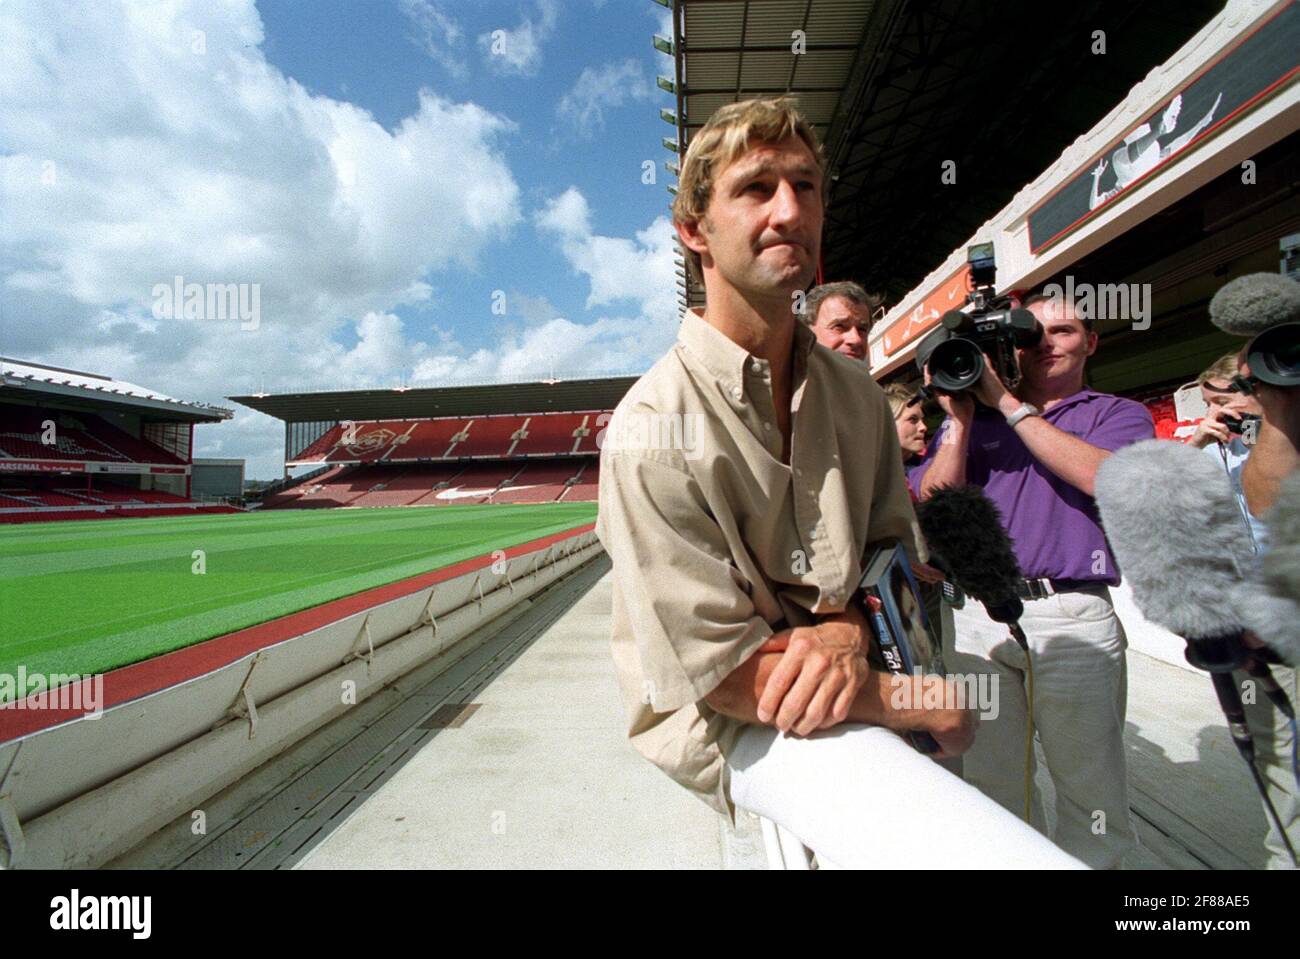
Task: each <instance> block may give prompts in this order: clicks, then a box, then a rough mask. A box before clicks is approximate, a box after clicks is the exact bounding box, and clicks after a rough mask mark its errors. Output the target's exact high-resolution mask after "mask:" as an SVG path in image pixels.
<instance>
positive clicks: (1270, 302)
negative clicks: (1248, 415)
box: [1210, 273, 1300, 393]
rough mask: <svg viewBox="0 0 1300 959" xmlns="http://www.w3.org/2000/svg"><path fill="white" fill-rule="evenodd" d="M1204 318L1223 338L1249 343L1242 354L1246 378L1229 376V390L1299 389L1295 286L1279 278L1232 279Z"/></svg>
mask: <svg viewBox="0 0 1300 959" xmlns="http://www.w3.org/2000/svg"><path fill="white" fill-rule="evenodd" d="M1210 319H1211V320H1213V321H1214V325H1215V326H1217V327H1218V328H1219V329H1221V330H1223V331H1224V332H1225V333H1232V334H1234V335H1236V336H1249V337H1251V338H1252V339H1251V341H1250V342H1249V343H1247V344H1246V349H1245V358H1246V363H1247V365H1249V367H1250V376H1248V377H1246V376H1237V377H1234V378H1233V388H1234V389H1236V390H1238V391H1240V392H1243V393H1252V392H1254V388H1255V386H1256V385H1257V384H1259V383H1267V384H1268V385H1270V386H1283V387H1296V386H1300V283H1296V282H1295V281H1294V280H1292V279H1290V278H1289V277H1286V276H1283V275H1281V274H1280V273H1250V274H1248V275H1246V276H1242V277H1238V278H1237V279H1235V280H1233V281H1232V282H1231V283H1228V284H1226V285H1225V286H1224V287H1223V289H1221V290H1219V292H1218V293H1216V294H1214V299H1212V300H1210Z"/></svg>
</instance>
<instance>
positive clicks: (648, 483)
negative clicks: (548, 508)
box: [596, 450, 772, 712]
mask: <svg viewBox="0 0 1300 959" xmlns="http://www.w3.org/2000/svg"><path fill="white" fill-rule="evenodd" d="M596 533H597V535H598V536H599V537H600V541H601V543H602V544H604V546H605V549H606V551H607V552H608V553H609V556H610V559H611V560H612V561H613V566H614V569H613V574H612V575H613V580H614V589H615V590H617V591H618V593H619V596H620V598H621V600H622V603H623V605H624V608H625V609H626V611H627V619H628V622H629V624H630V631H631V633H632V635H631V637H630V638H631V640H632V641H633V642H634V644H635V648H636V652H637V656H638V658H639V661H640V666H641V673H642V675H641V677H640V679H641V688H642V689H643V690H644V692H645V694H646V695H645V701H647V702H648V703H649V704H650V706H651V708H652V709H653V710H654V711H655V712H672V711H674V710H677V709H680V708H682V707H683V706H685V705H687V704H688V703H696V702H699V701H700V700H702V699H704V698H705V697H706V696H708V695H709V693H711V692H712V691H713V690H714V689H715V688H716V687H717V686H718V684H719V683H721V682H722V680H724V679H725V678H726V677H727V676H728V675H730V673H731V672H732V671H733V670H735V669H736V667H738V666H739V665H740V664H741V663H743V662H744V661H745V660H746V659H748V658H749V657H750V656H751V655H753V653H754V652H755V651H756V650H757V649H758V647H759V646H761V645H762V644H763V642H764V641H765V640H766V639H767V638H768V637H769V636H771V635H772V627H771V626H770V625H769V624H768V623H767V621H766V620H764V619H763V617H762V616H760V615H759V614H758V612H757V611H756V609H755V606H754V603H753V601H752V599H751V596H750V589H749V584H748V583H747V582H746V581H745V577H744V576H743V575H742V574H741V573H740V571H739V570H738V569H737V568H736V566H735V564H734V563H733V562H732V560H731V553H730V550H729V549H728V546H727V542H726V539H725V536H724V534H723V531H722V529H721V528H720V527H719V525H718V523H717V522H716V521H715V520H714V518H713V516H712V514H711V513H710V511H709V508H708V504H707V503H706V501H705V498H704V495H703V493H702V491H701V489H700V487H699V484H698V483H697V482H696V481H695V479H694V477H693V476H692V475H691V473H690V471H689V469H687V468H685V467H684V466H679V465H677V464H675V463H671V462H666V461H664V460H663V459H659V458H655V455H654V454H653V453H649V454H647V453H630V452H616V453H611V452H609V451H608V450H607V451H606V452H605V454H604V455H603V456H602V457H601V466H600V510H599V514H598V516H597V523H596ZM620 638H622V639H627V638H628V637H618V636H616V637H615V641H616V642H617V641H618V640H619V639H620Z"/></svg>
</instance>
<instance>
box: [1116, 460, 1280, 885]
mask: <svg viewBox="0 0 1300 959" xmlns="http://www.w3.org/2000/svg"><path fill="white" fill-rule="evenodd" d="M1094 493H1095V496H1096V500H1097V508H1098V510H1099V511H1100V513H1101V521H1102V526H1103V527H1104V528H1105V530H1106V536H1107V539H1108V540H1109V541H1110V544H1111V548H1112V549H1113V550H1114V551H1115V558H1116V561H1117V562H1118V563H1119V566H1120V568H1121V569H1122V570H1123V574H1124V577H1125V578H1126V579H1127V580H1128V581H1129V584H1130V586H1131V587H1132V591H1133V599H1134V602H1135V603H1136V604H1137V607H1138V609H1140V610H1141V611H1142V613H1143V615H1145V616H1146V617H1147V619H1149V620H1151V621H1152V622H1153V623H1157V624H1159V625H1161V626H1164V627H1165V628H1166V629H1168V630H1169V631H1170V632H1173V633H1176V634H1177V635H1179V636H1181V637H1182V638H1183V639H1184V640H1185V641H1186V643H1187V651H1186V656H1187V661H1188V662H1189V663H1191V664H1192V665H1193V666H1196V667H1198V668H1200V669H1204V670H1206V671H1208V672H1209V673H1210V677H1211V680H1212V682H1213V683H1214V692H1215V695H1216V696H1217V697H1218V700H1219V705H1220V707H1221V708H1222V709H1223V714H1224V717H1225V719H1226V720H1227V723H1228V731H1229V733H1230V734H1231V736H1232V739H1233V742H1234V743H1236V745H1237V749H1238V751H1240V753H1241V755H1242V758H1244V759H1245V760H1246V762H1247V763H1248V764H1249V766H1250V771H1251V775H1252V776H1253V777H1254V779H1255V785H1256V787H1257V788H1258V790H1259V793H1260V796H1261V797H1262V798H1263V800H1264V804H1265V807H1266V808H1267V809H1268V812H1269V814H1270V816H1271V817H1272V818H1273V821H1274V823H1275V825H1276V826H1277V829H1278V832H1279V834H1281V835H1282V837H1283V842H1284V843H1286V845H1287V849H1288V851H1289V852H1290V853H1291V857H1292V861H1295V851H1294V850H1292V849H1291V847H1290V843H1289V841H1288V840H1287V839H1286V833H1285V831H1284V830H1283V829H1282V827H1281V824H1280V820H1279V819H1278V817H1277V811H1276V810H1275V809H1274V808H1273V804H1272V801H1271V800H1270V799H1269V796H1268V792H1267V790H1266V789H1265V788H1264V782H1263V779H1262V778H1261V776H1260V773H1259V769H1258V768H1257V767H1256V766H1255V746H1254V742H1253V740H1252V738H1251V735H1250V729H1249V727H1248V726H1247V725H1246V716H1245V710H1244V709H1243V708H1242V703H1241V693H1240V691H1239V690H1238V689H1237V685H1236V683H1235V682H1234V681H1233V678H1232V670H1234V669H1238V668H1243V667H1245V666H1246V665H1247V662H1248V660H1249V659H1250V656H1249V653H1248V652H1247V649H1246V647H1245V645H1244V643H1243V642H1242V632H1243V623H1242V615H1241V612H1240V610H1241V608H1242V607H1241V603H1242V602H1243V596H1244V595H1245V594H1244V593H1243V587H1244V586H1245V585H1246V584H1247V583H1248V582H1249V579H1250V578H1251V577H1252V576H1253V574H1254V555H1253V552H1252V550H1251V547H1250V545H1249V543H1250V537H1249V536H1248V535H1247V533H1246V530H1245V528H1244V525H1243V524H1244V523H1245V520H1244V518H1243V517H1242V515H1241V511H1240V510H1239V509H1238V507H1237V503H1236V501H1235V499H1234V497H1233V494H1232V489H1231V487H1230V486H1229V485H1228V478H1227V476H1226V475H1224V473H1223V472H1222V471H1221V470H1220V469H1219V468H1218V466H1217V465H1216V464H1215V462H1214V460H1213V459H1211V458H1210V457H1208V456H1206V455H1205V454H1204V453H1203V452H1202V451H1201V450H1198V449H1195V448H1194V447H1191V446H1185V445H1183V444H1182V443H1178V442H1174V441H1171V440H1143V441H1142V442H1140V443H1134V444H1133V445H1132V446H1127V447H1125V448H1124V449H1122V450H1119V451H1118V452H1116V453H1113V454H1112V455H1111V456H1109V457H1107V458H1106V460H1105V462H1103V463H1102V464H1101V467H1100V468H1099V469H1098V470H1097V480H1096V488H1095V491H1094ZM1265 668H1267V667H1265ZM1274 685H1276V684H1274ZM1289 705H1290V704H1289V703H1288V707H1289Z"/></svg>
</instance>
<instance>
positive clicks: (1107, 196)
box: [1028, 0, 1300, 254]
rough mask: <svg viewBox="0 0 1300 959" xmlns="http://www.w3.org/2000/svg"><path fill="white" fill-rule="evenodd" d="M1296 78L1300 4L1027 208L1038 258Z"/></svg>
mask: <svg viewBox="0 0 1300 959" xmlns="http://www.w3.org/2000/svg"><path fill="white" fill-rule="evenodd" d="M1297 74H1300V4H1297V3H1294V2H1290V0H1288V2H1284V3H1280V4H1278V5H1277V7H1276V8H1275V10H1274V12H1273V13H1271V14H1270V15H1269V16H1268V17H1267V18H1265V19H1263V20H1262V21H1261V22H1260V23H1259V24H1258V25H1257V26H1256V27H1255V28H1254V29H1253V30H1251V31H1250V32H1249V33H1247V34H1245V35H1244V36H1242V37H1241V38H1240V39H1239V40H1238V41H1237V42H1236V43H1235V44H1234V45H1233V46H1232V47H1231V48H1230V49H1228V50H1226V51H1224V52H1223V53H1221V54H1220V55H1219V56H1218V57H1216V58H1215V59H1214V60H1213V61H1211V62H1210V63H1209V64H1208V65H1207V66H1206V67H1205V68H1204V69H1203V70H1202V71H1201V72H1200V73H1199V74H1197V75H1196V76H1195V77H1193V78H1192V79H1191V80H1190V81H1189V82H1187V83H1186V84H1184V85H1183V87H1182V89H1180V90H1177V91H1175V92H1174V93H1173V94H1172V95H1171V96H1170V97H1168V98H1167V99H1166V100H1165V101H1164V102H1163V103H1161V104H1160V106H1158V107H1157V108H1156V109H1155V110H1153V111H1151V112H1150V113H1149V114H1147V116H1145V117H1144V118H1143V119H1142V120H1140V121H1139V122H1138V123H1137V124H1135V125H1134V126H1133V127H1132V128H1131V129H1130V130H1129V131H1128V132H1127V133H1126V134H1125V135H1124V136H1123V137H1121V138H1120V139H1118V140H1115V141H1114V142H1112V143H1111V144H1110V145H1109V146H1108V147H1106V149H1105V150H1103V151H1102V153H1101V155H1100V156H1098V157H1093V159H1092V160H1090V161H1088V163H1086V164H1084V166H1083V167H1082V168H1081V169H1080V170H1079V171H1078V172H1077V173H1075V175H1074V176H1073V177H1071V178H1070V179H1069V180H1067V181H1066V182H1065V183H1064V184H1062V185H1061V186H1060V187H1058V188H1057V189H1056V190H1055V191H1054V192H1053V193H1052V194H1051V196H1049V197H1047V199H1045V200H1043V201H1042V202H1041V203H1039V204H1038V205H1037V206H1036V207H1034V208H1033V209H1032V210H1030V211H1029V215H1028V221H1029V249H1030V251H1031V252H1032V253H1034V254H1038V253H1040V252H1042V251H1043V250H1044V249H1046V248H1047V247H1049V246H1051V245H1052V244H1054V243H1057V242H1059V241H1060V240H1062V239H1063V238H1065V237H1066V236H1069V235H1070V234H1071V233H1073V232H1074V231H1075V230H1077V229H1079V227H1080V226H1082V225H1083V224H1084V223H1085V222H1087V221H1088V220H1090V219H1092V218H1093V217H1094V216H1096V215H1097V214H1098V213H1100V212H1101V211H1102V210H1103V209H1105V208H1106V207H1107V206H1109V205H1110V204H1111V203H1112V202H1114V201H1115V200H1117V199H1119V198H1120V197H1122V196H1123V195H1124V194H1125V193H1126V192H1127V191H1128V190H1130V189H1131V188H1132V187H1134V186H1136V185H1137V184H1138V183H1140V182H1143V181H1145V180H1147V179H1148V178H1150V177H1152V176H1155V175H1156V174H1157V173H1159V171H1161V170H1163V169H1165V168H1166V167H1167V166H1168V165H1169V163H1170V162H1172V161H1173V160H1174V159H1175V158H1176V157H1177V156H1179V155H1180V154H1183V153H1190V152H1191V151H1192V150H1195V149H1196V147H1197V146H1198V145H1200V143H1202V142H1203V141H1204V140H1205V139H1206V138H1208V137H1211V136H1214V135H1215V134H1217V133H1219V132H1221V131H1222V130H1224V129H1225V128H1227V127H1228V126H1230V125H1231V124H1233V123H1235V122H1236V121H1237V120H1239V119H1240V118H1241V117H1243V116H1244V115H1245V114H1246V113H1247V112H1249V111H1250V110H1251V109H1253V108H1254V107H1256V106H1258V105H1259V104H1260V103H1262V102H1263V101H1264V100H1265V99H1266V98H1267V97H1269V96H1270V95H1272V94H1274V93H1277V92H1278V91H1279V90H1281V89H1282V88H1284V87H1285V86H1286V85H1287V84H1289V83H1290V82H1291V81H1292V80H1294V79H1295V78H1296V76H1297Z"/></svg>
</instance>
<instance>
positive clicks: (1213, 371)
mask: <svg viewBox="0 0 1300 959" xmlns="http://www.w3.org/2000/svg"><path fill="white" fill-rule="evenodd" d="M1236 375H1237V354H1236V353H1224V354H1223V355H1222V356H1221V357H1219V358H1218V359H1217V360H1215V361H1214V362H1213V363H1211V364H1210V365H1209V366H1208V367H1206V369H1205V371H1204V372H1203V373H1201V375H1200V376H1198V377H1197V378H1196V383H1197V385H1198V386H1204V385H1205V384H1206V383H1208V382H1210V380H1225V381H1227V382H1229V383H1231V382H1232V378H1233V377H1234V376H1236Z"/></svg>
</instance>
